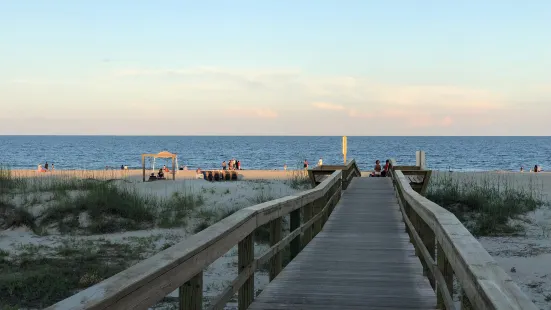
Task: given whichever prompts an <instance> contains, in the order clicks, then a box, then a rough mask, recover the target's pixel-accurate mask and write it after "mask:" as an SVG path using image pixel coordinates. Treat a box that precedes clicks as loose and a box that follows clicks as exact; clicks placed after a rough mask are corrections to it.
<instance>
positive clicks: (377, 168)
mask: <svg viewBox="0 0 551 310" xmlns="http://www.w3.org/2000/svg"><path fill="white" fill-rule="evenodd" d="M371 176H373V177H380V176H381V162H380V161H379V160H378V159H377V160H376V161H375V170H374V171H373V173H372V174H371Z"/></svg>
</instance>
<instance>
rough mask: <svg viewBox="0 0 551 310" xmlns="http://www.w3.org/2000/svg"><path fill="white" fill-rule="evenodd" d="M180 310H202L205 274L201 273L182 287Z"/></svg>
mask: <svg viewBox="0 0 551 310" xmlns="http://www.w3.org/2000/svg"><path fill="white" fill-rule="evenodd" d="M178 293H179V299H180V300H179V304H180V307H179V309H180V310H201V309H202V308H203V272H199V273H198V274H196V275H195V276H194V277H193V278H191V279H190V280H189V281H187V282H186V283H184V285H182V286H180V288H179V290H178Z"/></svg>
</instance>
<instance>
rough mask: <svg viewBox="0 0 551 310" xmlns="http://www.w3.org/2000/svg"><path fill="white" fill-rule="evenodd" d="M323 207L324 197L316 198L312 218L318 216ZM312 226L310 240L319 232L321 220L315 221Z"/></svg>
mask: <svg viewBox="0 0 551 310" xmlns="http://www.w3.org/2000/svg"><path fill="white" fill-rule="evenodd" d="M324 205H325V196H322V197H320V198H318V199H317V200H316V201H314V216H316V215H318V214H319V213H320V212H321V210H323V206H324ZM312 226H313V229H312V238H314V237H315V236H316V235H317V234H318V233H319V232H320V231H321V218H320V219H318V220H316V221H315V222H314V224H313V225H312Z"/></svg>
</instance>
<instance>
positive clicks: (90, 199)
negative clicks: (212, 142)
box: [0, 166, 204, 234]
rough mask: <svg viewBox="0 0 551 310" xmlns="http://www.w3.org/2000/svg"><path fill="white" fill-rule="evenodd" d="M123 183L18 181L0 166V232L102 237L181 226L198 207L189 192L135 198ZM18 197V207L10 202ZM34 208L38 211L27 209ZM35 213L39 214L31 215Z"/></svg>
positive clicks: (199, 198) (61, 179)
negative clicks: (27, 230)
mask: <svg viewBox="0 0 551 310" xmlns="http://www.w3.org/2000/svg"><path fill="white" fill-rule="evenodd" d="M126 182H128V181H125V180H115V179H109V180H96V179H79V178H77V177H70V178H69V177H63V176H41V177H37V178H20V177H16V176H14V175H13V174H12V173H11V171H10V170H9V169H7V168H5V167H3V166H0V229H5V228H8V227H12V226H16V227H17V226H27V227H29V228H30V229H32V230H33V231H34V232H35V233H37V234H45V233H47V232H48V231H49V230H50V229H52V228H54V229H57V230H58V231H59V232H60V233H71V234H104V233H113V232H120V231H128V230H138V229H149V228H152V227H155V226H158V227H162V228H170V227H183V226H185V225H186V224H187V223H186V219H187V218H188V217H189V216H190V215H191V213H192V212H193V211H194V210H195V209H196V208H198V207H200V206H202V205H203V204H204V197H203V196H202V195H197V194H195V193H193V192H192V191H191V190H188V189H184V190H183V192H176V193H174V194H173V195H172V196H171V197H170V198H168V199H160V198H157V197H155V196H151V195H150V196H147V195H145V196H144V195H142V194H140V193H139V192H138V191H137V190H136V189H134V188H132V187H130V186H125V183H126ZM14 199H18V203H17V205H16V203H15V202H14ZM37 205H39V207H40V208H41V210H40V212H34V213H35V214H34V215H33V208H34V207H35V206H37ZM36 213H39V214H36Z"/></svg>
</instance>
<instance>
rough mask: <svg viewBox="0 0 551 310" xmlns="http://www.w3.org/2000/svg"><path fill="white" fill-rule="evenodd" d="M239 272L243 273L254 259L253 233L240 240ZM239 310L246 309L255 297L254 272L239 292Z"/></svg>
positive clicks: (238, 250) (238, 249)
mask: <svg viewBox="0 0 551 310" xmlns="http://www.w3.org/2000/svg"><path fill="white" fill-rule="evenodd" d="M237 252H238V258H237V261H238V262H237V264H238V273H241V272H243V271H244V270H245V268H247V266H249V264H251V263H252V262H253V260H254V242H253V234H250V235H248V236H247V237H245V238H244V239H243V240H241V241H240V242H239V245H238V248H237ZM237 297H238V306H239V310H246V309H247V308H248V307H249V305H250V304H251V303H252V302H253V299H254V273H253V274H252V275H251V276H249V278H248V279H247V280H246V281H245V283H244V284H243V286H241V288H240V289H239V294H238V296H237Z"/></svg>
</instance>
